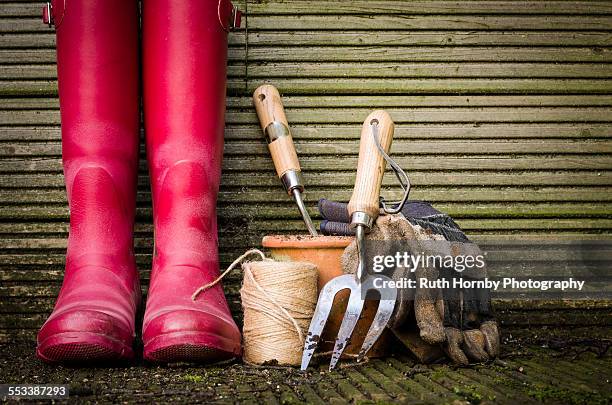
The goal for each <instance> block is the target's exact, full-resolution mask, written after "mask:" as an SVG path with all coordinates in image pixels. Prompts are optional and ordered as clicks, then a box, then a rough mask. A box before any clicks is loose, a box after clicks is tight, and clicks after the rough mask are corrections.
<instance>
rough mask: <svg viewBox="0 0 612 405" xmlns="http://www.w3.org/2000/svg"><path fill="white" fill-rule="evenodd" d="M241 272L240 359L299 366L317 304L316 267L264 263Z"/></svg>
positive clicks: (300, 263) (249, 361) (248, 263)
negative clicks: (306, 335) (241, 344)
mask: <svg viewBox="0 0 612 405" xmlns="http://www.w3.org/2000/svg"><path fill="white" fill-rule="evenodd" d="M242 269H243V271H244V279H243V283H242V288H241V289H240V297H241V299H242V309H243V311H244V327H243V331H242V333H243V339H244V360H245V361H246V362H248V363H254V364H263V363H266V362H272V361H276V362H278V364H281V365H299V364H300V363H301V360H302V350H303V347H304V337H305V334H306V331H307V330H308V326H309V324H310V320H311V318H312V316H313V314H314V310H315V307H316V304H317V277H318V272H317V266H315V265H314V264H312V263H306V262H277V261H273V260H265V261H262V262H247V263H243V264H242Z"/></svg>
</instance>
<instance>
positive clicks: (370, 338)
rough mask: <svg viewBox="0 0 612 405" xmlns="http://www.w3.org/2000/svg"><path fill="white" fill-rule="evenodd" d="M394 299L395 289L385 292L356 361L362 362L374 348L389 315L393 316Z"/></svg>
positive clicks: (395, 295) (387, 321)
mask: <svg viewBox="0 0 612 405" xmlns="http://www.w3.org/2000/svg"><path fill="white" fill-rule="evenodd" d="M379 277H383V276H379ZM385 278H386V277H385ZM383 298H384V299H383ZM396 298H397V290H395V289H390V290H388V291H385V297H381V300H380V301H379V303H378V309H377V311H376V315H375V316H374V320H373V321H372V325H370V329H369V330H368V333H367V334H366V337H365V339H364V340H363V345H362V346H361V349H360V350H359V355H358V356H357V361H361V360H363V358H364V357H365V355H366V354H367V353H368V351H369V350H370V349H371V348H372V346H374V343H376V341H377V340H378V338H379V337H380V335H381V334H382V332H383V331H384V330H385V326H387V323H389V320H390V319H391V315H393V309H394V308H395V300H396Z"/></svg>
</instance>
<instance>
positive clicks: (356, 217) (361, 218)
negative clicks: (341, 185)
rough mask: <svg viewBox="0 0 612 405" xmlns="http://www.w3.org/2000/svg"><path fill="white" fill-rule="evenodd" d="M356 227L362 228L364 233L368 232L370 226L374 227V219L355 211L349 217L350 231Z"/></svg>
mask: <svg viewBox="0 0 612 405" xmlns="http://www.w3.org/2000/svg"><path fill="white" fill-rule="evenodd" d="M358 225H361V226H364V227H365V231H366V232H370V230H371V229H372V225H374V218H372V217H371V216H370V215H368V214H366V213H365V212H361V211H355V212H353V215H351V225H350V227H351V229H354V228H355V227H357V226H358Z"/></svg>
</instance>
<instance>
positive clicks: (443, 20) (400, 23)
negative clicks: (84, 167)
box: [0, 8, 612, 33]
mask: <svg viewBox="0 0 612 405" xmlns="http://www.w3.org/2000/svg"><path fill="white" fill-rule="evenodd" d="M467 9H468V8H464V10H467ZM247 18H248V26H249V30H268V31H276V30H288V31H292V30H324V31H328V30H338V31H346V30H481V31H482V30H497V31H499V30H538V31H542V30H559V31H570V30H574V31H586V30H610V29H612V22H611V21H610V18H609V17H607V16H598V15H583V16H581V15H533V14H531V15H477V14H473V13H472V14H463V15H461V14H456V15H414V14H406V15H393V14H378V15H370V14H368V15H350V14H348V15H334V16H330V15H327V16H326V15H313V14H306V15H284V16H282V17H279V16H267V15H250V16H247ZM8 32H11V33H17V32H19V33H31V32H53V31H52V29H51V28H49V27H48V26H46V25H45V24H43V23H42V20H41V18H40V17H23V18H6V17H5V18H0V33H8Z"/></svg>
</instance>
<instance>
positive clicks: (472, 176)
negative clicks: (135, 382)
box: [0, 171, 612, 192]
mask: <svg viewBox="0 0 612 405" xmlns="http://www.w3.org/2000/svg"><path fill="white" fill-rule="evenodd" d="M409 176H410V183H411V184H412V185H413V186H415V187H418V186H452V185H455V186H462V185H465V186H476V185H478V186H537V185H541V186H547V185H548V186H552V185H557V186H565V185H568V184H570V185H572V186H589V185H590V186H612V171H578V172H553V171H548V172H547V171H526V172H518V173H517V172H514V173H495V172H493V173H487V172H485V173H472V172H442V173H439V172H432V171H430V172H427V171H421V172H415V171H413V172H410V173H409ZM303 177H304V182H305V184H307V185H308V187H350V186H352V185H353V183H354V181H355V173H349V172H317V173H311V172H304V173H303ZM249 182H250V186H249V187H269V188H272V189H275V188H278V187H280V183H279V182H278V179H277V178H276V177H275V176H274V175H273V174H272V173H265V172H262V173H251V174H250V175H249ZM221 185H222V187H223V188H229V187H238V188H242V187H244V181H243V179H240V178H236V176H233V175H231V174H223V175H222V176H221ZM383 185H384V186H386V187H388V186H394V185H396V180H395V179H394V178H393V177H392V176H385V177H384V178H383ZM138 186H139V189H149V176H147V175H140V176H139V177H138ZM29 188H36V189H39V188H47V189H49V188H60V189H63V188H64V176H63V175H62V174H61V173H41V174H12V175H10V176H0V189H5V191H7V192H8V190H7V189H29Z"/></svg>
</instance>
